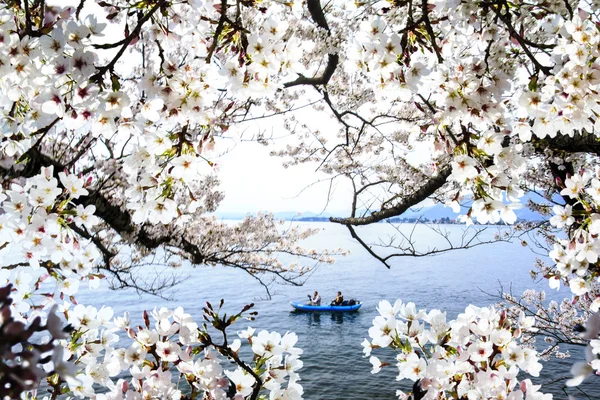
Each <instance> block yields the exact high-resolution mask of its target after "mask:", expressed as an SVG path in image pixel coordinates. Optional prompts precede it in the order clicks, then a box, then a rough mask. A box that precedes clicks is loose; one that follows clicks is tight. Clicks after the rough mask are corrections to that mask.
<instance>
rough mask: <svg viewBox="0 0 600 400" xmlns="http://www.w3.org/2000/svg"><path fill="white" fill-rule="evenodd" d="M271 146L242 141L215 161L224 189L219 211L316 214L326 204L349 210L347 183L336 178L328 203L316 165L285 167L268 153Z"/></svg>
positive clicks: (332, 209)
mask: <svg viewBox="0 0 600 400" xmlns="http://www.w3.org/2000/svg"><path fill="white" fill-rule="evenodd" d="M271 149H272V148H271V146H268V147H265V146H263V145H260V144H258V143H255V142H241V143H237V144H236V146H235V147H234V148H233V149H232V150H231V151H230V152H229V153H227V154H226V155H224V156H223V157H221V158H219V159H217V160H216V162H217V164H218V171H219V178H220V180H221V187H222V190H223V191H224V192H225V200H223V202H222V203H221V206H220V207H219V211H221V212H256V211H273V212H279V211H298V212H306V211H310V212H314V213H317V214H318V213H320V212H321V211H323V209H324V208H325V207H326V206H327V211H328V212H330V213H333V214H335V213H336V211H338V212H341V211H346V212H347V210H349V209H350V203H349V202H350V200H351V198H350V197H349V196H350V190H349V186H348V184H346V183H345V182H343V181H342V180H338V181H337V185H336V186H335V187H334V191H333V196H332V198H331V200H330V202H329V204H327V193H328V190H329V182H328V181H325V182H321V183H315V182H317V181H318V180H319V179H326V178H327V176H326V175H325V174H323V173H319V172H316V171H315V169H316V167H317V165H306V164H304V165H299V166H292V167H289V168H284V167H283V166H282V161H283V160H282V159H281V158H279V157H272V156H270V155H269V152H270V151H271ZM311 184H313V185H312V186H310V185H311ZM309 186H310V187H309ZM303 189H304V190H303Z"/></svg>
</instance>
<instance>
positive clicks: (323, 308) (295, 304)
mask: <svg viewBox="0 0 600 400" xmlns="http://www.w3.org/2000/svg"><path fill="white" fill-rule="evenodd" d="M290 304H291V305H292V307H294V308H295V309H296V310H298V311H335V312H348V311H358V309H359V308H360V306H362V303H361V302H360V301H359V302H357V303H356V304H353V305H351V306H331V305H323V306H313V305H310V304H303V303H298V302H296V301H290Z"/></svg>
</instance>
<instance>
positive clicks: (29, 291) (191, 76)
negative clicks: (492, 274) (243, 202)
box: [0, 0, 600, 399]
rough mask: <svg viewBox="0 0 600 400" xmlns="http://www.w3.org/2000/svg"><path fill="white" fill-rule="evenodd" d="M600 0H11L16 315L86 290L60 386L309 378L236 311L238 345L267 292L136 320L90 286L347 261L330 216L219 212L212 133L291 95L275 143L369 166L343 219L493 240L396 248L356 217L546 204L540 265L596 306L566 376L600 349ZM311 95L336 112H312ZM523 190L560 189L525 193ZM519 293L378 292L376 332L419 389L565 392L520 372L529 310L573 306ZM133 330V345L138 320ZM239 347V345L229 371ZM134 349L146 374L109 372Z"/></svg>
mask: <svg viewBox="0 0 600 400" xmlns="http://www.w3.org/2000/svg"><path fill="white" fill-rule="evenodd" d="M599 9H600V3H599V2H598V1H596V0H589V1H579V0H544V1H541V0H535V1H513V2H509V1H506V0H485V1H484V0H481V1H480V0H475V1H466V0H421V1H416V0H405V1H398V0H394V1H376V0H373V1H356V2H348V1H341V0H340V1H336V0H334V1H331V2H327V3H325V2H320V1H319V0H306V1H304V2H300V1H298V2H282V1H277V0H264V1H261V2H258V1H252V0H249V1H246V0H180V1H169V0H140V1H136V2H129V1H122V0H107V1H97V2H95V3H94V2H92V1H91V0H87V1H86V0H80V1H78V2H74V3H73V4H71V5H68V4H67V5H66V4H64V3H62V2H55V3H52V2H50V1H48V0H4V1H0V91H1V93H2V96H1V97H0V103H1V104H2V115H0V118H1V123H0V127H1V129H2V130H1V134H2V139H1V141H0V177H1V178H0V179H1V181H2V193H0V203H1V204H0V207H1V209H2V211H3V213H2V214H1V215H0V250H1V251H2V252H3V262H4V264H3V268H2V269H1V270H0V284H4V283H5V282H10V283H11V284H12V289H11V302H10V305H9V309H10V310H11V315H12V316H13V318H20V319H22V320H23V323H30V324H33V325H30V326H38V327H39V326H41V325H35V324H34V322H33V321H36V319H35V318H37V317H38V316H41V317H42V321H45V322H43V323H45V324H46V325H47V326H56V321H55V314H54V311H52V312H50V311H49V310H50V309H51V307H52V306H53V305H54V304H55V303H57V302H58V300H59V299H60V300H67V302H66V303H65V304H64V305H61V307H60V308H59V309H58V311H56V312H58V313H60V314H63V315H64V317H65V318H66V319H67V321H68V322H69V324H71V326H73V328H74V330H73V331H72V332H71V333H70V334H69V337H68V338H60V337H58V336H54V335H52V338H53V340H55V341H56V342H57V343H59V344H60V347H58V348H60V349H61V350H54V351H53V350H52V349H51V348H48V349H44V351H45V352H49V353H52V354H53V355H52V356H53V357H54V362H53V363H52V364H53V366H50V367H48V370H45V371H46V373H47V375H48V383H49V385H50V387H51V388H52V390H53V397H54V398H56V396H58V394H59V393H62V392H63V391H64V392H70V393H71V394H72V395H74V396H78V397H87V396H91V395H94V393H91V392H90V389H89V388H90V384H91V383H92V382H93V383H95V384H97V385H100V386H103V387H105V388H107V390H108V393H109V394H106V393H105V394H103V395H97V396H98V397H102V396H104V397H106V398H123V397H126V398H142V397H148V396H150V397H172V398H181V397H186V396H187V397H190V398H215V399H216V398H231V397H233V398H236V399H244V398H251V399H256V398H258V397H259V396H261V395H263V394H264V393H266V392H269V396H270V398H271V399H275V398H281V399H295V398H300V397H301V395H302V390H301V387H300V386H299V385H298V384H297V380H298V376H297V372H296V371H297V369H298V368H300V366H301V362H300V360H299V359H298V355H299V354H300V351H299V350H298V349H296V348H295V347H294V344H295V336H294V335H292V334H287V335H284V336H281V335H279V334H277V333H273V332H267V331H264V332H259V333H258V334H257V335H256V336H255V335H254V332H253V331H252V330H251V329H250V330H247V331H245V332H242V333H240V336H241V338H242V339H244V340H247V341H248V344H249V345H250V347H251V348H252V352H253V359H252V360H251V361H244V360H242V359H240V357H239V356H238V353H237V351H238V349H239V348H240V346H241V341H232V342H229V341H228V336H227V333H226V328H228V327H229V326H230V325H231V324H232V323H234V322H235V321H236V320H238V319H240V318H241V317H242V316H243V315H244V313H245V312H247V311H248V310H244V311H243V312H242V313H240V314H236V315H235V316H233V317H229V319H226V318H225V317H224V316H221V314H220V312H219V311H218V310H214V309H213V308H212V307H210V306H209V307H207V309H206V310H205V315H206V319H207V320H208V321H209V322H210V324H212V326H213V328H215V329H216V330H217V331H219V332H220V334H221V339H222V340H218V339H215V338H213V337H212V336H211V335H210V334H209V329H208V327H201V326H199V325H198V324H197V323H196V322H194V321H191V318H190V317H189V315H187V314H185V313H184V311H183V310H181V309H176V310H167V309H157V310H154V311H153V312H152V318H153V320H154V322H153V323H151V322H150V319H149V317H148V316H145V317H144V324H145V327H144V326H140V327H132V326H131V324H130V322H129V319H128V316H123V317H116V318H115V317H114V315H113V312H112V310H111V309H110V308H109V307H102V308H100V309H97V308H95V307H92V306H86V305H83V304H77V303H76V297H75V296H76V293H77V291H78V288H79V286H80V285H82V284H88V285H91V286H94V285H97V284H98V282H99V280H100V279H105V278H106V279H109V280H110V281H111V282H112V284H113V286H114V287H133V288H136V289H137V290H140V291H144V292H148V293H154V294H160V292H161V289H164V288H165V287H168V286H170V285H173V284H176V283H177V282H176V279H175V278H174V277H172V276H170V277H162V278H163V279H159V280H158V281H157V280H151V281H150V283H149V284H148V282H145V281H144V279H143V278H142V277H141V276H140V274H139V273H138V272H139V268H141V267H143V266H144V265H146V264H147V263H148V257H149V256H153V257H155V258H156V257H158V258H160V259H161V262H162V263H164V264H168V265H177V264H178V263H181V262H183V261H189V262H191V263H192V264H194V265H215V264H220V265H225V266H229V267H233V268H240V269H243V270H244V271H246V272H248V273H249V274H251V275H252V276H253V277H255V278H256V279H258V280H259V281H260V282H261V283H263V284H264V285H265V286H266V287H267V288H268V285H269V283H270V282H271V281H272V280H279V281H283V282H287V283H292V284H298V283H301V282H302V279H303V278H302V277H303V276H304V275H305V274H306V273H307V272H308V271H309V270H310V267H311V266H312V265H313V264H314V263H317V262H328V261H331V259H330V255H332V253H331V252H316V251H312V250H309V249H304V248H302V247H301V246H300V244H299V242H300V241H301V240H303V239H305V238H306V237H308V236H310V235H311V234H313V233H314V232H313V231H302V230H300V229H298V228H294V227H290V228H288V229H284V228H283V227H282V226H280V225H279V224H278V222H277V221H275V220H274V218H273V217H272V216H271V215H268V214H264V215H263V214H261V215H258V216H255V217H248V218H247V219H246V220H244V221H243V222H241V223H240V224H237V225H231V224H226V223H223V222H221V221H218V220H217V219H216V218H215V217H214V216H211V213H212V212H214V211H215V210H216V208H217V206H218V204H219V202H220V201H221V200H222V198H223V194H222V193H221V192H220V191H219V189H218V184H219V181H218V178H217V175H216V171H215V158H216V155H217V152H216V151H215V147H217V148H218V146H219V142H220V141H221V139H222V138H223V137H225V136H235V135H239V134H240V133H241V132H242V131H243V130H244V129H245V127H246V126H247V125H246V124H247V123H248V122H250V121H255V120H257V119H263V118H266V117H269V116H279V117H282V118H283V120H284V129H287V130H289V131H290V132H292V133H294V134H295V136H296V138H297V139H296V140H295V141H294V143H293V144H290V145H288V146H287V147H285V148H283V149H281V148H277V149H274V153H275V154H277V155H279V156H282V157H284V159H285V160H284V162H285V163H287V164H289V165H293V164H298V163H305V162H314V163H317V165H318V168H319V169H320V170H321V171H323V172H325V173H327V174H330V176H331V178H332V179H333V180H337V179H343V180H348V181H349V182H350V184H351V186H352V188H353V195H352V197H351V198H350V199H349V206H350V210H351V211H350V214H349V215H348V216H347V217H344V218H333V219H332V222H334V223H339V224H342V225H344V226H346V227H347V228H348V230H349V232H350V235H351V236H352V237H353V238H355V239H356V240H357V241H358V242H359V243H361V244H362V245H363V246H364V247H365V249H367V251H369V252H370V253H371V254H372V255H373V256H374V257H376V258H378V259H379V260H380V261H382V262H383V263H384V264H385V265H387V266H388V267H389V266H390V265H391V262H392V261H393V259H394V258H395V257H402V256H407V255H410V256H420V255H426V254H428V253H432V252H439V251H446V250H452V249H455V248H465V247H469V246H471V245H475V244H479V242H477V241H474V240H475V239H467V240H466V242H463V243H462V244H459V245H454V244H452V243H449V246H448V248H447V249H435V250H432V251H425V252H418V251H416V250H415V247H414V246H413V245H412V242H411V240H410V238H408V239H409V240H408V243H409V244H408V245H406V244H405V243H389V244H388V245H389V247H392V248H393V251H392V252H391V254H390V253H389V252H388V253H386V254H380V253H378V252H377V251H375V250H373V248H372V247H371V246H370V245H369V244H368V243H366V242H365V241H364V240H363V239H362V237H361V234H360V228H359V227H360V226H364V225H368V224H373V223H377V222H380V221H384V220H386V219H388V218H391V217H395V216H399V215H402V213H404V212H405V211H406V210H408V209H409V208H410V207H413V206H416V205H418V204H420V203H422V202H423V201H424V200H426V199H433V200H434V201H437V202H440V203H443V204H446V205H448V206H450V207H453V209H455V211H456V212H457V213H459V214H461V218H462V220H463V221H464V222H465V223H467V224H472V223H473V222H475V221H476V222H477V223H479V224H497V223H499V222H502V223H505V224H514V223H516V222H517V218H516V214H515V212H514V210H516V209H518V208H520V207H522V206H524V205H525V206H530V207H533V208H536V209H537V210H538V211H540V212H541V213H542V214H543V215H545V216H547V217H548V221H547V222H545V223H543V224H541V225H536V226H535V228H536V229H537V230H536V231H535V232H536V234H537V235H538V236H537V237H538V238H540V239H539V241H540V244H542V245H544V246H548V247H549V251H548V256H549V257H550V260H551V262H549V263H543V262H540V263H539V264H538V265H537V273H539V274H540V275H541V276H542V277H544V278H545V279H548V280H549V284H550V286H551V287H558V286H559V285H567V286H569V287H570V289H571V291H572V292H573V296H574V299H573V300H574V301H573V303H572V304H575V305H576V308H575V309H574V310H573V314H570V315H571V317H570V319H569V320H568V321H578V322H579V323H580V325H581V327H582V329H585V333H584V334H583V336H582V337H581V344H584V345H586V346H587V348H588V349H589V351H588V358H587V359H586V361H581V362H579V363H577V364H575V365H574V367H573V375H574V378H573V379H571V380H570V381H568V384H569V385H577V384H578V383H580V382H581V381H582V380H583V379H585V378H586V377H587V376H588V375H590V374H592V373H594V372H597V371H598V370H600V362H599V361H598V358H597V357H598V356H597V355H598V353H600V350H599V349H600V346H599V345H598V343H599V339H598V333H599V331H600V327H599V326H598V325H599V324H598V322H597V314H596V313H597V312H598V309H599V308H600V297H599V290H598V253H599V252H600V250H599V249H600V244H599V240H598V235H599V233H600V217H599V215H600V214H599V208H600V195H599V193H600V192H599V188H600V169H599V168H598V165H597V160H598V153H599V147H598V131H599V130H600V106H599V105H600V98H599V97H598V90H599V86H600V64H599V63H598V57H599V55H600V47H599V46H600V44H599V43H600V33H599V28H598V26H600V25H599V23H600V18H599V15H598V10H599ZM307 109H310V110H311V111H310V112H311V113H314V115H318V116H319V117H320V118H304V117H303V115H304V114H303V113H305V112H306V110H307ZM323 118H328V119H329V120H330V123H329V124H326V126H327V127H326V128H324V126H325V125H324V124H323V123H322V120H323ZM316 120H318V121H316ZM316 123H318V125H316ZM257 139H258V140H261V141H267V142H268V141H269V140H268V139H269V138H268V137H265V136H262V133H260V132H259V133H257ZM416 155H418V157H415V156H416ZM525 192H533V193H538V194H539V195H540V199H545V200H544V202H540V204H522V199H523V195H524V193H525ZM548 204H550V205H548ZM517 228H518V229H521V230H529V229H531V228H532V227H531V226H526V225H523V226H518V227H517ZM405 239H406V238H405ZM500 239H502V238H500ZM9 255H10V256H9ZM281 256H285V257H287V256H292V257H294V258H296V259H299V260H300V261H301V262H299V263H298V264H294V263H290V264H284V263H283V262H282V261H281ZM48 286H52V287H53V288H54V289H53V290H52V291H51V292H48V290H47V288H48ZM42 288H43V291H42ZM526 297H527V296H526ZM529 297H531V296H529ZM507 300H508V301H509V303H512V305H513V306H514V307H513V308H510V309H509V310H498V309H497V308H494V307H490V308H484V309H474V308H473V307H470V308H467V309H466V310H465V313H464V314H461V315H459V317H458V318H457V319H456V320H455V321H453V322H450V323H446V321H445V316H443V317H442V315H443V314H442V313H441V312H439V311H435V312H433V311H430V312H429V313H425V312H423V313H421V312H417V311H416V309H415V310H413V308H414V306H412V305H410V303H409V304H406V305H404V303H401V302H399V303H396V305H394V306H391V305H390V304H389V303H382V304H381V305H380V307H379V312H380V313H381V314H382V315H381V316H380V317H378V318H377V319H376V320H375V321H374V329H372V331H370V332H369V335H370V337H371V339H372V340H371V342H369V343H367V344H366V345H365V349H366V350H365V351H366V352H367V353H368V349H370V348H373V347H391V348H393V349H394V350H396V351H399V355H398V368H399V371H400V378H408V379H412V380H413V381H415V388H414V390H413V392H414V393H413V395H414V396H415V397H418V396H421V397H422V396H426V397H427V396H429V397H430V398H434V397H435V396H441V398H447V397H453V398H455V397H456V396H458V397H462V396H477V395H479V394H481V393H484V392H486V391H488V389H489V388H490V387H493V388H495V389H494V390H498V393H499V394H498V396H500V395H502V396H504V397H505V398H515V399H517V398H523V397H525V398H541V399H545V398H547V397H548V396H547V395H544V394H542V392H540V391H539V390H538V389H539V388H538V387H537V385H533V384H532V383H531V381H528V380H527V379H525V380H522V379H520V378H519V380H517V379H516V374H517V372H518V371H519V370H523V371H525V372H528V373H529V374H531V375H534V376H535V375H536V374H537V373H538V372H539V364H538V362H537V353H536V352H535V350H533V349H532V348H531V347H528V344H531V343H530V341H529V339H528V336H527V331H528V330H529V332H532V333H535V332H540V329H547V330H548V329H549V330H552V329H554V330H555V331H557V330H558V331H560V332H562V333H564V334H565V335H567V334H568V335H570V336H565V335H563V336H560V337H561V338H563V337H566V338H571V339H569V340H571V341H572V342H575V339H572V338H574V336H572V332H568V329H569V324H568V323H566V322H565V321H559V323H558V324H554V325H552V324H550V325H549V326H546V325H544V321H543V319H540V318H538V319H537V320H536V319H535V318H533V319H531V315H529V314H528V313H527V312H526V310H525V309H524V308H523V307H526V305H524V304H523V303H521V302H520V301H519V300H518V299H515V298H511V297H507ZM538 306H539V307H541V308H544V307H546V306H545V305H544V304H537V303H535V304H534V307H538ZM549 307H550V310H546V311H548V312H550V313H551V312H552V307H555V306H552V305H550V306H549ZM535 314H536V316H537V315H538V312H537V311H536V312H535ZM568 321H567V322H568ZM40 323H41V322H38V324H40ZM23 326H26V325H23ZM119 330H123V331H125V332H126V333H127V334H128V335H129V337H130V338H131V339H132V342H131V344H130V346H129V347H127V348H124V347H119V346H118V345H117V341H118V335H117V334H116V332H117V331H119ZM48 343H50V342H48ZM53 343H54V342H53ZM551 352H552V351H551ZM217 353H219V354H221V355H222V356H225V357H227V358H228V359H230V360H232V361H233V362H234V363H235V364H236V365H237V369H236V370H233V371H224V370H222V369H221V368H220V366H219V364H218V362H216V361H215V360H216V354H217ZM543 354H545V353H542V355H543ZM371 360H372V362H373V365H374V370H375V371H376V370H378V368H379V367H381V364H380V363H379V362H378V359H376V358H372V359H371ZM59 367H60V368H59ZM172 367H175V369H176V370H177V371H178V374H179V376H180V377H183V378H184V379H183V380H185V381H186V382H187V383H188V386H189V388H188V389H189V390H188V389H186V390H187V391H185V393H184V392H183V391H182V389H181V388H180V387H178V386H177V385H176V384H175V383H173V382H172V380H171V377H172V371H171V369H172ZM125 370H129V371H130V373H131V375H132V376H133V378H134V379H133V380H132V381H130V382H128V381H124V380H117V382H115V381H114V380H113V379H112V378H114V377H116V376H117V375H118V374H119V373H121V372H122V371H125ZM37 372H39V371H37ZM455 373H456V375H457V376H460V379H458V378H457V379H456V380H449V378H448V377H449V376H451V375H449V374H455ZM40 374H41V373H40ZM40 376H41V375H40ZM286 382H287V383H286ZM517 383H518V385H517ZM24 387H26V388H31V387H32V386H31V385H29V386H24ZM91 390H93V389H91ZM490 390H491V389H490ZM400 396H405V395H404V394H402V393H400Z"/></svg>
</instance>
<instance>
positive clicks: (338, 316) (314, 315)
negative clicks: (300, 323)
mask: <svg viewBox="0 0 600 400" xmlns="http://www.w3.org/2000/svg"><path fill="white" fill-rule="evenodd" d="M290 315H291V316H293V318H296V319H300V320H302V319H305V320H306V323H307V324H308V325H321V321H323V322H326V321H328V320H329V321H331V322H333V323H336V324H342V323H344V322H346V323H352V322H353V321H356V319H357V318H358V316H359V314H358V313H343V312H305V311H299V310H292V311H290Z"/></svg>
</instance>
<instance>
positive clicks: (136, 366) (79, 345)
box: [54, 304, 302, 400]
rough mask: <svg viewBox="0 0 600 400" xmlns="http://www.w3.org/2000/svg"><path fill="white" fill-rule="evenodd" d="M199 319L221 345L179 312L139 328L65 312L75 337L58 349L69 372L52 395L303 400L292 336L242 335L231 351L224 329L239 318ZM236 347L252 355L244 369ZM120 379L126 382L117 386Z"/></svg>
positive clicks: (77, 310) (126, 321) (149, 317)
mask: <svg viewBox="0 0 600 400" xmlns="http://www.w3.org/2000/svg"><path fill="white" fill-rule="evenodd" d="M205 311H206V312H207V314H208V315H210V318H207V320H209V321H210V322H211V323H212V325H213V326H214V327H218V328H217V330H219V331H220V332H221V333H222V334H223V342H222V343H217V342H216V341H215V340H214V339H213V337H212V336H211V334H210V333H209V332H208V331H207V330H206V327H199V326H198V324H196V323H195V322H194V321H193V320H192V318H191V316H190V315H189V314H186V313H185V312H184V310H183V309H182V308H181V307H179V308H177V309H175V310H169V309H167V308H164V307H162V308H159V309H158V308H155V309H154V310H153V311H152V312H151V313H146V312H144V315H143V326H137V327H134V326H133V325H132V322H131V320H130V317H129V314H128V313H125V314H124V315H123V316H121V317H114V318H113V311H112V309H111V308H109V307H102V308H101V309H97V308H95V307H93V306H87V307H86V306H84V305H81V304H79V305H77V306H75V307H73V308H70V309H65V310H64V312H65V314H66V315H67V319H68V322H69V323H70V324H71V326H72V327H73V329H74V331H73V333H72V334H71V337H70V340H66V341H63V344H64V346H65V348H66V350H65V353H64V359H65V360H70V361H71V363H72V364H73V365H72V366H71V371H70V372H71V373H70V374H69V375H68V376H66V377H65V379H64V380H62V381H58V382H57V384H56V387H55V388H54V390H60V391H61V392H62V393H65V392H68V393H70V394H71V395H72V396H75V397H78V398H98V399H107V400H108V399H115V400H116V399H123V398H127V399H142V398H148V397H152V398H169V399H179V398H182V396H183V395H182V390H187V391H188V392H189V391H191V393H193V394H194V395H195V396H198V397H199V398H205V397H208V398H212V399H235V400H243V399H246V398H251V396H252V395H253V394H255V393H259V392H261V393H262V391H268V392H269V393H270V398H271V399H282V400H284V399H289V400H297V399H301V398H302V387H301V386H300V385H299V384H298V381H299V379H300V377H299V375H298V372H297V371H298V370H299V369H300V368H301V367H302V361H300V360H299V355H300V354H301V353H302V350H300V349H298V348H296V347H295V345H296V342H297V340H298V338H297V336H296V335H295V334H293V333H289V332H288V333H286V334H285V335H283V336H282V335H280V334H279V333H277V332H268V331H260V332H258V334H256V335H254V333H255V330H254V329H252V328H248V329H247V330H244V331H242V332H240V333H239V337H240V338H239V339H235V340H233V341H231V343H229V342H228V341H227V336H226V332H225V329H226V328H227V327H228V326H229V325H230V324H231V323H233V321H235V320H236V319H237V318H238V317H240V316H241V313H240V314H237V315H236V316H235V317H234V318H230V319H228V320H225V319H221V318H220V317H219V316H218V314H216V313H212V309H211V310H210V311H208V309H206V310H205ZM223 318H224V317H223ZM119 334H126V335H127V336H128V337H129V339H130V340H131V344H130V345H129V346H128V347H120V346H119V345H122V343H123V341H122V340H121V341H120V340H119V339H120V337H119ZM242 340H244V341H245V342H247V343H248V344H249V345H250V348H251V350H252V353H253V354H254V357H253V359H252V361H251V362H249V363H246V362H244V361H242V360H241V358H240V356H239V355H238V354H239V352H240V349H241V347H242ZM220 354H221V355H223V356H225V357H226V358H229V359H230V360H231V361H233V362H234V363H236V364H237V365H238V367H237V369H234V370H226V369H224V367H223V362H222V360H221V357H220ZM124 371H127V373H128V374H129V375H130V376H131V378H130V379H123V378H119V377H120V376H122V375H121V374H122V373H123V372H124ZM180 380H181V381H185V382H186V383H187V389H186V388H183V387H182V386H180V385H179V384H178V382H179V381H180ZM252 398H256V397H252Z"/></svg>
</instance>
